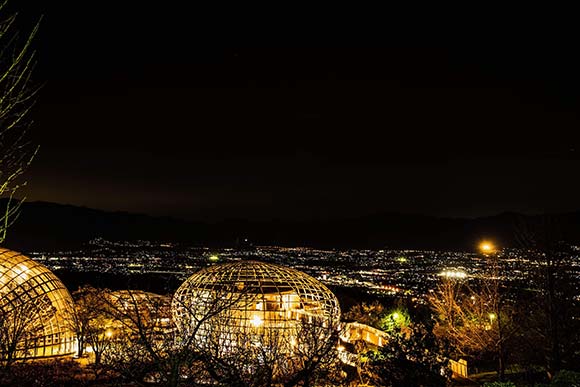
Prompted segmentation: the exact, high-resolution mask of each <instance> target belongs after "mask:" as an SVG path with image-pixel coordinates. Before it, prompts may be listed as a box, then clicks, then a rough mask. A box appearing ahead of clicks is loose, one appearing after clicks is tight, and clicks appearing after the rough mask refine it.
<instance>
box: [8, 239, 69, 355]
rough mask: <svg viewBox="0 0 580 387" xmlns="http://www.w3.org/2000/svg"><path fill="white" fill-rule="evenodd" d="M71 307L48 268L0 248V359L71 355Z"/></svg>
mask: <svg viewBox="0 0 580 387" xmlns="http://www.w3.org/2000/svg"><path fill="white" fill-rule="evenodd" d="M73 308H74V304H73V300H72V297H71V295H70V293H69V292H68V290H67V289H66V287H65V286H64V284H63V283H62V282H61V281H60V280H59V279H58V277H56V276H55V275H54V273H52V272H51V271H50V270H49V269H48V268H47V267H45V266H44V265H42V264H40V263H38V262H36V261H34V260H32V259H30V258H29V257H27V256H25V255H23V254H21V253H18V252H15V251H11V250H7V249H3V248H0V320H1V321H0V336H6V337H4V338H3V339H4V341H5V343H4V345H2V348H0V352H1V353H0V358H1V359H3V360H4V361H6V358H7V357H8V358H11V359H13V360H16V359H25V358H43V357H53V356H64V355H72V354H74V353H75V352H76V350H77V348H76V336H75V334H74V332H73V329H72V326H71V321H72V320H71V316H72V313H74V309H73ZM7 338H8V339H9V340H12V341H13V342H9V340H7ZM10 345H14V346H15V348H13V349H10V348H9V347H10ZM10 351H12V353H9V352H10Z"/></svg>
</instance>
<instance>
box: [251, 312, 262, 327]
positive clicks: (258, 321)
mask: <svg viewBox="0 0 580 387" xmlns="http://www.w3.org/2000/svg"><path fill="white" fill-rule="evenodd" d="M250 322H251V323H252V325H253V326H255V327H259V326H261V325H262V324H263V323H264V320H262V319H261V318H260V316H258V315H254V316H253V317H252V319H251V320H250Z"/></svg>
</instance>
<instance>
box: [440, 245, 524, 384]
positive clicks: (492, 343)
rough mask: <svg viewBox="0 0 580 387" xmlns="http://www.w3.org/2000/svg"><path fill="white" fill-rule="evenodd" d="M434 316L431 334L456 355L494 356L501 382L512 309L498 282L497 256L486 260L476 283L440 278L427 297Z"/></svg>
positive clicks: (511, 332) (512, 332) (512, 329)
mask: <svg viewBox="0 0 580 387" xmlns="http://www.w3.org/2000/svg"><path fill="white" fill-rule="evenodd" d="M430 302H431V307H432V309H433V311H434V312H435V314H436V318H437V323H436V324H435V327H434V333H435V334H436V336H437V337H439V338H440V339H442V340H444V341H446V342H448V343H449V344H450V346H451V348H452V349H453V351H454V352H455V355H456V356H470V357H476V358H477V357H479V358H481V357H483V356H485V355H486V354H494V356H495V357H496V359H497V362H498V363H497V371H498V376H499V379H500V380H502V379H503V377H504V373H505V367H506V360H507V346H506V342H507V341H508V340H510V339H511V338H512V337H514V336H515V334H516V332H517V326H516V324H514V323H513V321H514V315H515V309H514V308H513V306H511V305H510V304H508V303H507V300H506V299H505V297H504V295H503V290H502V288H501V283H500V269H499V261H498V257H497V256H496V255H494V256H493V257H490V260H489V262H488V271H487V273H486V274H485V275H484V277H483V278H481V279H480V280H479V281H478V283H476V284H474V285H470V284H468V283H467V282H465V281H458V280H449V279H444V280H443V281H442V282H441V283H440V284H439V286H438V288H437V291H436V292H435V294H434V295H433V296H432V297H431V298H430Z"/></svg>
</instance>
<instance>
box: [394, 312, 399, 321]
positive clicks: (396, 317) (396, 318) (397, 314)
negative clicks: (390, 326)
mask: <svg viewBox="0 0 580 387" xmlns="http://www.w3.org/2000/svg"><path fill="white" fill-rule="evenodd" d="M399 317H400V315H399V313H397V312H395V313H393V320H398V319H399Z"/></svg>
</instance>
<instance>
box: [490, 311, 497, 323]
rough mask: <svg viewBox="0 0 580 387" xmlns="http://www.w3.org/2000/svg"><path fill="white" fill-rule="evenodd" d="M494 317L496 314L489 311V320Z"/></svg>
mask: <svg viewBox="0 0 580 387" xmlns="http://www.w3.org/2000/svg"><path fill="white" fill-rule="evenodd" d="M495 317H496V316H495V313H490V314H489V319H490V320H491V321H493V320H494V319H495Z"/></svg>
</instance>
